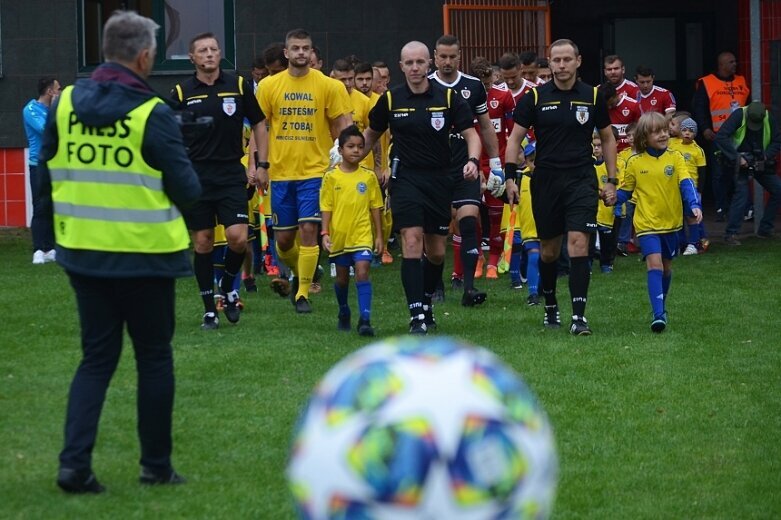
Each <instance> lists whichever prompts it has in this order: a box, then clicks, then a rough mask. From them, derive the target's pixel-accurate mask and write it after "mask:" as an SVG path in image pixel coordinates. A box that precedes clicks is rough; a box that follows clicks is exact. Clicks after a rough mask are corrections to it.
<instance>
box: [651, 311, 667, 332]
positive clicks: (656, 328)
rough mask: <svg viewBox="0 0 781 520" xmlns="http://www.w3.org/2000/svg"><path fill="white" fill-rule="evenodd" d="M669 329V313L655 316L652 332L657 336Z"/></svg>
mask: <svg viewBox="0 0 781 520" xmlns="http://www.w3.org/2000/svg"><path fill="white" fill-rule="evenodd" d="M666 328H667V313H666V312H663V313H662V314H661V315H660V316H655V317H654V320H653V321H652V322H651V330H652V331H653V332H655V333H657V334H659V333H660V332H662V331H663V330H664V329H666Z"/></svg>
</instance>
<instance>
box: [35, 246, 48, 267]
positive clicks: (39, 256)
mask: <svg viewBox="0 0 781 520" xmlns="http://www.w3.org/2000/svg"><path fill="white" fill-rule="evenodd" d="M44 262H46V258H45V254H44V252H43V251H41V250H40V249H39V250H38V251H36V252H35V253H33V264H35V265H41V264H43V263H44Z"/></svg>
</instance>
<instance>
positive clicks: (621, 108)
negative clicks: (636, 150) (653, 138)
mask: <svg viewBox="0 0 781 520" xmlns="http://www.w3.org/2000/svg"><path fill="white" fill-rule="evenodd" d="M599 91H600V92H601V93H602V95H603V96H605V100H606V101H607V108H608V115H609V116H610V124H612V125H613V126H614V127H615V129H616V130H618V140H617V141H616V150H617V151H619V152H620V151H621V150H623V149H624V148H629V147H630V146H631V143H630V142H629V140H628V139H627V137H626V127H627V125H629V123H634V122H636V121H637V120H638V119H640V116H641V112H640V103H638V102H637V101H635V100H634V99H632V98H628V97H626V96H622V95H620V94H618V92H616V88H615V87H614V86H613V84H612V83H609V82H605V83H602V84H601V85H600V86H599Z"/></svg>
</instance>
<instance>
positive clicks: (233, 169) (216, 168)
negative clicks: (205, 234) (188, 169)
mask: <svg viewBox="0 0 781 520" xmlns="http://www.w3.org/2000/svg"><path fill="white" fill-rule="evenodd" d="M193 167H194V168H195V171H196V172H198V178H199V179H200V181H201V187H202V190H203V191H202V193H201V198H200V199H198V202H196V203H195V204H193V205H192V206H191V207H190V208H188V209H187V210H186V211H183V212H182V213H183V216H184V221H185V223H186V224H187V229H189V230H190V231H201V230H202V229H210V228H213V227H214V226H216V225H217V224H222V225H223V226H225V227H226V228H227V227H230V226H232V225H234V224H248V223H249V204H248V202H247V173H246V170H245V169H244V166H243V165H242V164H241V163H240V162H238V161H237V162H235V163H233V162H231V163H208V164H207V163H193Z"/></svg>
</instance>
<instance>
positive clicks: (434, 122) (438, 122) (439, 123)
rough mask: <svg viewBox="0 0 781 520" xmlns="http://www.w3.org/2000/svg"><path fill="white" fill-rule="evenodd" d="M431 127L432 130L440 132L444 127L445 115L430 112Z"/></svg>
mask: <svg viewBox="0 0 781 520" xmlns="http://www.w3.org/2000/svg"><path fill="white" fill-rule="evenodd" d="M431 126H432V128H434V130H437V131H439V130H442V128H444V127H445V113H444V112H432V113H431Z"/></svg>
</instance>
